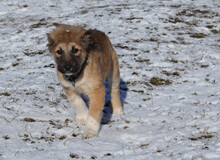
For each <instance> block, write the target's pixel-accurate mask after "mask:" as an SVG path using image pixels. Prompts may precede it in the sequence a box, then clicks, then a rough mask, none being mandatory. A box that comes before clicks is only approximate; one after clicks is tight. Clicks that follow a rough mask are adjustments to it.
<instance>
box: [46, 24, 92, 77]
mask: <svg viewBox="0 0 220 160" xmlns="http://www.w3.org/2000/svg"><path fill="white" fill-rule="evenodd" d="M94 46H95V42H94V39H93V37H92V35H91V33H90V31H87V30H85V29H84V28H82V27H78V26H69V25H59V26H58V28H57V29H55V30H54V31H52V32H51V33H50V34H48V48H49V50H50V52H51V53H52V54H53V57H54V60H55V62H56V64H57V70H58V71H59V72H61V73H63V74H64V76H66V77H70V76H73V77H74V76H76V75H77V74H78V73H79V72H80V71H81V69H82V67H83V64H84V63H85V61H86V59H87V58H88V57H87V56H88V54H89V52H90V51H91V50H93V49H94Z"/></svg>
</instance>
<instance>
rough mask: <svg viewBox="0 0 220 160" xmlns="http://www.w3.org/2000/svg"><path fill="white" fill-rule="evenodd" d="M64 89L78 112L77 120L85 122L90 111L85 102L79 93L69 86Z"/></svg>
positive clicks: (81, 122)
mask: <svg viewBox="0 0 220 160" xmlns="http://www.w3.org/2000/svg"><path fill="white" fill-rule="evenodd" d="M63 89H64V91H65V92H66V94H67V95H68V97H69V100H70V102H71V104H72V105H73V107H74V111H75V113H76V122H77V123H79V124H85V122H86V119H87V116H88V112H89V111H88V108H87V106H86V104H85V102H84V101H83V99H82V98H81V97H80V96H79V95H78V94H77V93H75V92H73V91H72V90H70V89H67V88H63Z"/></svg>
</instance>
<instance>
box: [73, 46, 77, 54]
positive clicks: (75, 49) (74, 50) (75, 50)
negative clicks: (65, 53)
mask: <svg viewBox="0 0 220 160" xmlns="http://www.w3.org/2000/svg"><path fill="white" fill-rule="evenodd" d="M78 51H79V49H77V48H75V47H74V46H73V47H72V53H74V54H76V53H77V52H78Z"/></svg>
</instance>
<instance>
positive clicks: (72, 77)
mask: <svg viewBox="0 0 220 160" xmlns="http://www.w3.org/2000/svg"><path fill="white" fill-rule="evenodd" d="M63 76H64V78H65V79H66V80H68V81H70V82H74V81H75V80H76V79H77V77H78V76H77V74H73V73H63Z"/></svg>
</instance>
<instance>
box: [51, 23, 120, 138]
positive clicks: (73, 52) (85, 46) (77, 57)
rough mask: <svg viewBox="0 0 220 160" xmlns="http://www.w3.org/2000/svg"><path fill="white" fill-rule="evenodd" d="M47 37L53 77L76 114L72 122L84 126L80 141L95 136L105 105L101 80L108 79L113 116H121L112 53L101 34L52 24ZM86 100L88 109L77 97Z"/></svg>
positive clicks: (80, 28)
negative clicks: (52, 58)
mask: <svg viewBox="0 0 220 160" xmlns="http://www.w3.org/2000/svg"><path fill="white" fill-rule="evenodd" d="M56 26H57V28H56V29H55V30H54V31H52V32H51V33H50V34H49V35H48V42H49V43H48V48H49V50H50V51H51V53H52V54H53V57H54V60H55V62H56V64H57V76H58V79H59V80H60V82H61V85H62V86H63V89H64V91H65V92H66V94H67V95H68V97H69V100H70V102H71V103H72V105H73V106H74V110H75V112H76V122H78V123H80V124H85V125H86V129H85V132H84V134H83V136H82V138H83V139H84V138H90V137H94V136H97V135H98V131H99V128H100V121H101V118H102V111H103V107H104V103H105V87H104V84H103V82H104V80H105V79H106V78H108V79H109V87H110V90H111V103H112V108H113V113H115V114H123V110H122V106H121V101H120V92H119V83H120V73H119V66H118V60H117V55H116V52H115V50H114V49H113V47H112V44H111V42H110V40H109V38H108V37H107V36H106V35H105V34H104V33H103V32H101V31H98V30H86V29H84V28H83V27H79V26H70V25H64V24H56ZM80 94H84V95H86V96H87V97H88V99H89V110H88V108H87V107H86V105H85V102H84V101H83V100H82V98H81V97H80Z"/></svg>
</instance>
